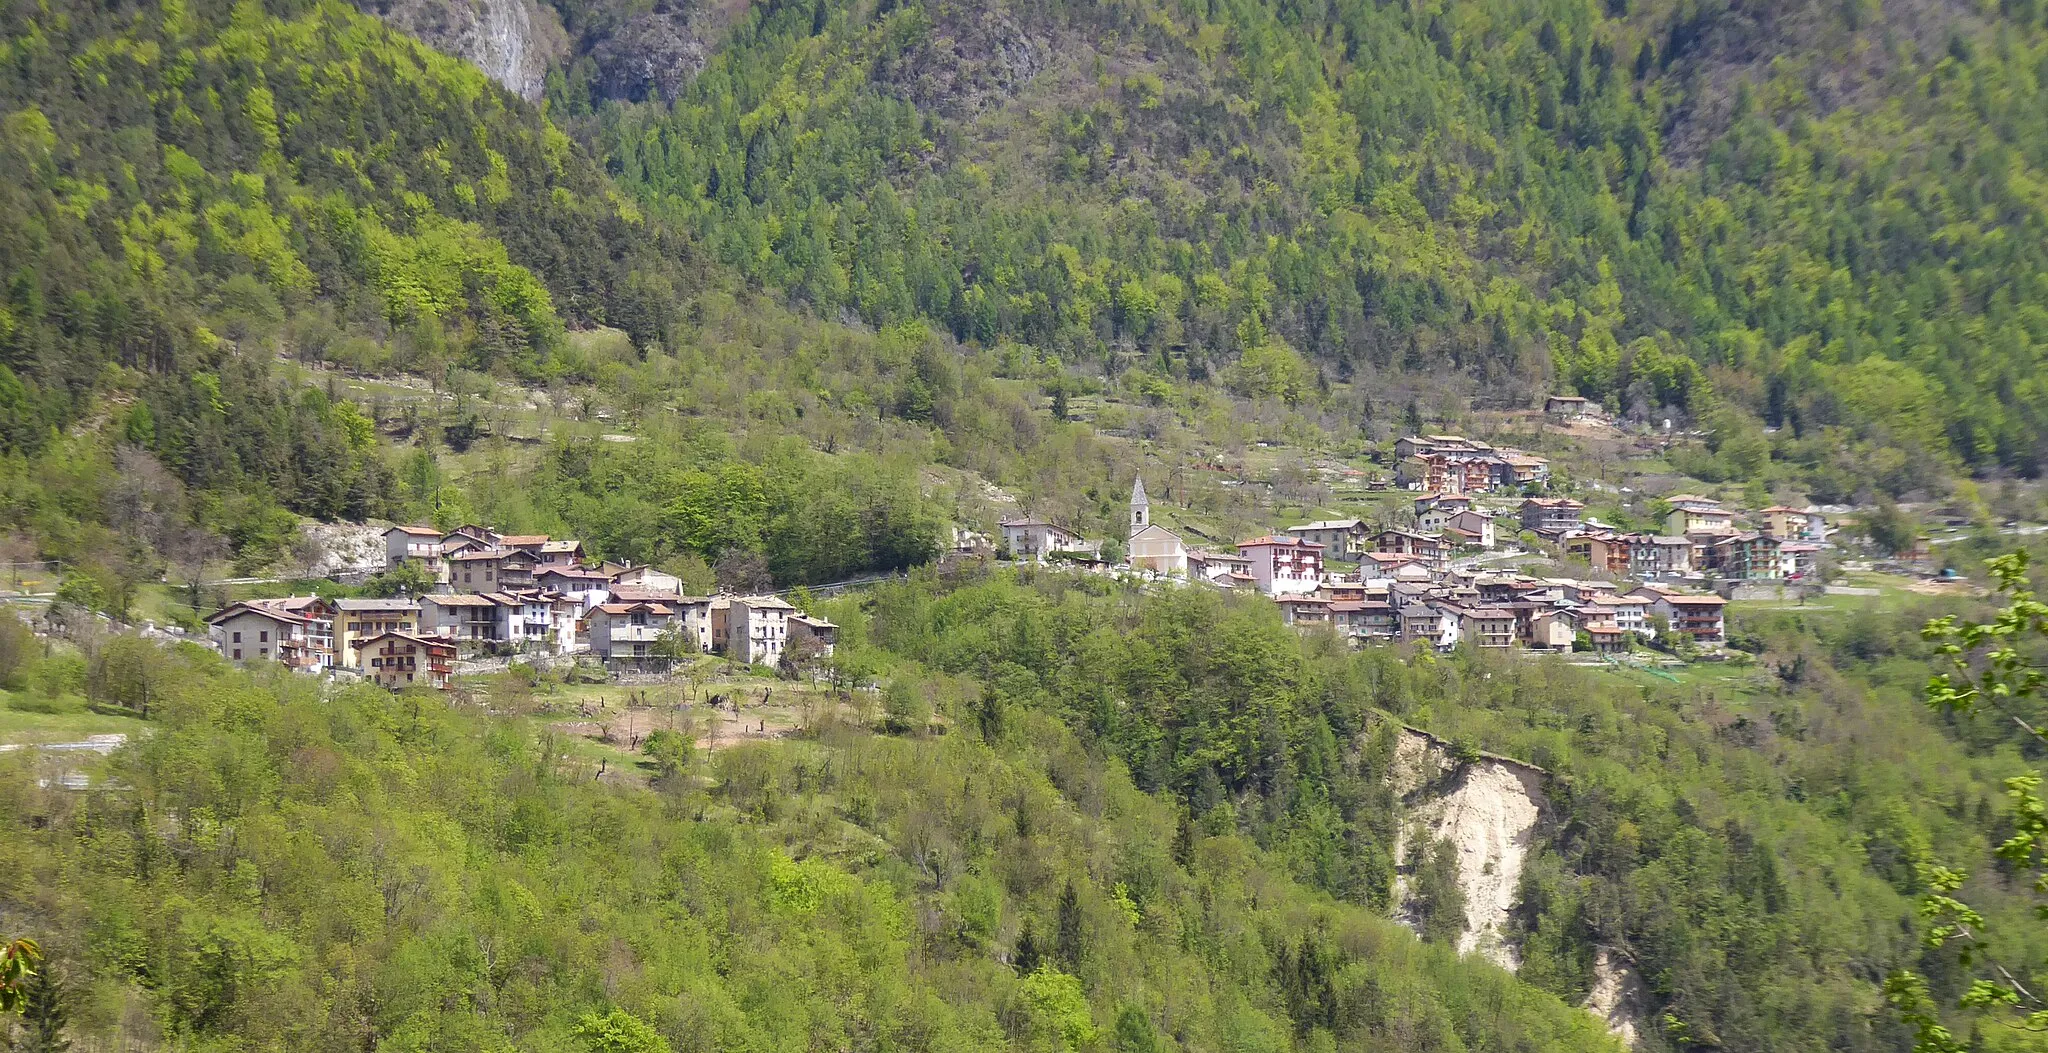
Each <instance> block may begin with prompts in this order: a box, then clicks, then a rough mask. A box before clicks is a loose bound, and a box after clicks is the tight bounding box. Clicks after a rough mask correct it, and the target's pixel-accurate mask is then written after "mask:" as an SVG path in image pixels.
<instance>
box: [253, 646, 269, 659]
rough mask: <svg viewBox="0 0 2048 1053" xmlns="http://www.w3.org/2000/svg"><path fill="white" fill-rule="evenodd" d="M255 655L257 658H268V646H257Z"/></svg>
mask: <svg viewBox="0 0 2048 1053" xmlns="http://www.w3.org/2000/svg"><path fill="white" fill-rule="evenodd" d="M256 657H258V658H268V657H270V648H268V647H258V648H257V649H256Z"/></svg>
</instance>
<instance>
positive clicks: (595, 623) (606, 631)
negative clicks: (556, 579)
mask: <svg viewBox="0 0 2048 1053" xmlns="http://www.w3.org/2000/svg"><path fill="white" fill-rule="evenodd" d="M675 619H676V611H675V608H673V607H670V606H669V605H668V604H665V603H655V602H651V601H647V600H636V601H625V602H618V603H600V604H598V605H597V606H595V607H592V608H591V609H590V614H589V615H588V616H587V617H586V618H585V622H586V624H587V625H588V626H589V630H588V636H589V637H590V650H591V653H593V654H595V655H597V656H598V657H599V658H601V659H603V660H604V661H606V662H609V663H613V664H617V665H644V664H647V663H649V662H651V661H654V660H656V659H659V658H660V657H661V651H662V645H663V644H664V643H665V642H666V640H665V639H664V635H665V634H667V633H670V632H680V631H681V629H680V628H679V627H676V625H675Z"/></svg>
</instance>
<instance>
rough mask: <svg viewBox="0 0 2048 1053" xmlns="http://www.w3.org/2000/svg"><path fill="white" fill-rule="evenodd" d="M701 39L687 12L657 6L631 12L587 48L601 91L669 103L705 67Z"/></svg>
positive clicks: (611, 95)
mask: <svg viewBox="0 0 2048 1053" xmlns="http://www.w3.org/2000/svg"><path fill="white" fill-rule="evenodd" d="M708 50H709V45H707V44H706V43H705V38H704V36H703V35H702V34H700V33H699V32H698V30H697V27H696V26H695V24H694V23H693V21H692V19H691V18H689V17H688V16H686V15H682V14H676V13H672V12H670V11H668V10H667V9H666V8H665V7H659V6H658V7H657V8H656V9H655V10H654V11H651V12H646V13H643V14H638V15H634V16H633V17H631V18H629V19H627V20H626V21H625V23H624V24H623V25H621V26H619V28H618V29H617V30H615V31H614V32H613V33H612V34H611V36H609V37H607V38H605V39H604V40H603V41H602V42H601V43H599V44H598V45H597V46H596V47H594V48H592V49H591V52H590V58H591V61H593V62H595V63H597V69H598V86H599V89H600V90H601V91H603V92H604V94H605V96H606V97H608V98H614V99H631V100H633V101H635V102H639V101H642V100H645V99H652V98H659V99H661V100H663V101H665V102H674V101H675V99H676V96H678V95H680V94H682V90H683V86H684V85H686V84H688V83H689V82H690V78H692V77H695V76H696V75H697V74H698V72H699V71H701V70H702V69H703V68H704V56H705V54H706V52H707V51H708Z"/></svg>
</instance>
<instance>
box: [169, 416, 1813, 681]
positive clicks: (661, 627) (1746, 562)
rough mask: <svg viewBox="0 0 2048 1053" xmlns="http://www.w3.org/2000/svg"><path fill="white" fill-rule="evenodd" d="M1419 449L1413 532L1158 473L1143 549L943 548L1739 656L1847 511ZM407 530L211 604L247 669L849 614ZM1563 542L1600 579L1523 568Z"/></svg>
mask: <svg viewBox="0 0 2048 1053" xmlns="http://www.w3.org/2000/svg"><path fill="white" fill-rule="evenodd" d="M1396 452H1397V456H1398V466H1397V470H1396V475H1395V483H1396V485H1398V486H1401V487H1405V488H1406V489H1408V490H1410V491H1412V492H1414V494H1415V496H1414V498H1413V512H1412V515H1410V516H1407V517H1405V518H1404V519H1403V521H1401V522H1399V523H1397V524H1387V525H1381V526H1378V527H1375V526H1373V525H1370V524H1368V523H1367V522H1366V521H1364V520H1362V519H1357V518H1349V519H1328V520H1318V521H1314V522H1307V523H1298V524H1293V525H1288V526H1284V527H1281V528H1279V529H1277V530H1275V531H1274V532H1272V533H1269V534H1264V535H1261V536H1256V537H1251V538H1247V539H1245V540H1243V541H1239V542H1238V543H1236V544H1235V545H1234V546H1228V547H1203V546H1199V545H1194V544H1190V543H1189V542H1188V541H1187V540H1186V539H1184V538H1183V536H1182V535H1181V534H1179V533H1176V532H1175V531H1174V530H1172V529H1169V528H1168V527H1166V526H1164V525H1162V524H1160V523H1158V522H1155V521H1154V520H1153V510H1152V502H1151V499H1150V497H1149V496H1148V494H1147V493H1146V490H1145V483H1144V479H1143V478H1142V476H1140V477H1137V478H1135V479H1134V480H1133V482H1132V486H1131V493H1130V498H1129V523H1128V527H1129V529H1128V532H1127V534H1126V537H1125V538H1124V540H1123V544H1122V545H1121V546H1120V547H1118V546H1111V545H1105V543H1104V542H1103V541H1101V540H1099V539H1094V540H1091V539H1089V538H1085V537H1083V536H1082V535H1081V534H1080V533H1079V532H1078V531H1075V530H1072V529H1069V528H1068V527H1066V526H1063V525H1061V524H1060V523H1056V522H1053V521H1051V520H1049V519H1045V518H1038V517H1033V516H1028V515H1027V516H1018V517H1013V518H1007V519H1003V520H1001V521H1000V525H999V529H1000V536H999V537H997V538H993V539H992V538H989V537H987V536H984V535H982V534H979V533H976V532H973V531H970V530H963V529H956V530H955V538H956V540H955V543H954V545H953V551H951V552H948V553H945V554H943V555H944V557H945V558H947V559H953V560H957V559H959V558H977V557H979V558H983V559H987V558H994V559H995V560H997V561H1001V562H1008V563H1015V564H1034V565H1041V566H1045V567H1057V568H1063V569H1067V570H1071V571H1074V572H1077V573H1095V574H1109V575H1122V576H1126V577H1129V578H1131V579H1134V580H1137V581H1140V582H1144V583H1146V584H1148V585H1153V586H1165V585H1167V584H1169V583H1178V584H1182V585H1186V586H1190V587H1207V588H1221V589H1229V590H1241V591H1245V592H1248V593H1254V594H1257V595H1259V596H1263V597H1265V598H1267V599H1269V600H1270V601H1272V602H1273V603H1274V604H1275V605H1276V606H1277V607H1278V608H1279V611H1280V616H1281V618H1282V620H1283V621H1284V622H1286V623H1287V624H1289V625H1294V626H1299V627H1303V628H1309V627H1316V626H1327V627H1329V629H1330V630H1331V631H1334V632H1335V633H1337V634H1338V635H1340V636H1342V637H1343V638H1345V639H1346V640H1348V641H1350V642H1351V643H1353V644H1354V645H1367V644H1379V643H1399V642H1410V643H1416V644H1419V645H1423V646H1429V647H1433V648H1436V649H1440V650H1450V649H1453V648H1456V647H1458V646H1460V645H1461V644H1462V645H1468V646H1472V647H1481V648H1522V649H1526V650H1530V651H1537V652H1591V653H1592V654H1594V655H1598V656H1614V655H1620V654H1625V653H1627V652H1629V651H1631V650H1634V649H1638V648H1641V647H1645V646H1651V647H1656V648H1658V649H1660V650H1664V651H1667V652H1674V653H1675V652H1677V651H1678V650H1679V649H1681V648H1682V649H1684V650H1685V651H1686V652H1687V653H1691V654H1706V655H1712V654H1715V653H1717V652H1718V651H1719V650H1720V648H1721V647H1722V646H1723V645H1724V644H1725V643H1726V640H1727V634H1726V628H1725V624H1724V619H1723V608H1724V607H1725V606H1726V604H1727V603H1728V602H1729V600H1730V599H1731V598H1764V597H1771V596H1777V595H1780V594H1782V592H1783V591H1784V590H1785V589H1787V588H1790V589H1793V590H1795V591H1796V590H1798V589H1800V588H1802V587H1803V586H1804V585H1805V584H1806V583H1808V582H1809V581H1811V580H1815V579H1816V572H1817V563H1818V558H1819V555H1820V553H1821V551H1822V550H1823V548H1824V547H1826V546H1827V536H1828V527H1827V523H1826V520H1825V518H1824V517H1823V516H1822V515H1821V513H1820V512H1818V511H1817V510H1813V509H1797V508H1791V507H1785V506H1772V507H1768V508H1761V509H1755V510H1748V511H1738V510H1735V509H1730V508H1726V507H1724V506H1723V505H1722V504H1721V503H1720V502H1719V501H1716V500H1713V499H1710V498H1706V497H1700V496H1697V495H1692V494H1680V495H1676V496H1673V497H1670V498H1668V499H1667V503H1668V504H1669V506H1670V508H1671V511H1670V514H1669V516H1668V518H1667V519H1666V521H1665V523H1664V524H1663V532H1662V533H1646V532H1625V531H1619V530H1615V529H1610V528H1609V527H1606V526H1604V525H1602V524H1600V523H1598V522H1596V521H1591V520H1588V519H1586V518H1585V517H1584V510H1585V506H1584V505H1583V504H1582V503H1581V502H1579V501H1577V500H1573V499H1571V498H1569V497H1563V496H1550V495H1549V491H1550V466H1549V463H1548V461H1546V460H1545V459H1544V458H1542V457H1538V456H1534V455H1532V454H1528V453H1524V452H1522V451H1519V450H1515V449H1510V448H1497V447H1494V446H1490V445H1488V444H1487V443H1485V442H1481V441H1478V440H1474V439H1467V438H1464V437H1462V436H1457V435H1423V436H1409V437H1406V438H1403V439H1401V440H1400V441H1399V443H1398V444H1397V446H1396ZM383 540H384V565H385V568H386V570H387V571H390V570H396V569H398V568H401V567H408V568H411V569H412V570H413V571H415V572H416V573H417V574H418V575H419V577H418V578H417V580H420V581H422V582H428V583H430V584H428V585H426V587H425V588H424V589H423V590H422V591H420V592H419V593H418V594H416V595H407V594H403V593H401V594H399V595H396V596H392V597H388V598H369V597H348V598H339V599H333V600H327V599H322V598H321V597H318V596H285V597H278V598H252V599H245V600H241V601H238V602H235V603H231V604H229V605H228V606H226V607H223V608H222V609H220V610H219V611H217V612H216V613H214V614H213V615H212V616H211V617H209V618H208V619H207V620H206V623H207V627H208V638H209V641H210V643H211V644H212V646H213V647H214V648H215V649H217V650H218V651H219V652H220V653H221V654H222V655H223V656H225V657H226V658H228V659H230V660H231V661H234V662H237V663H246V662H252V661H275V662H280V663H282V664H284V665H286V666H288V667H290V668H293V669H297V670H301V671H304V672H308V673H314V674H327V673H333V672H339V673H343V674H348V675H356V676H361V677H364V678H367V679H369V680H372V681H374V682H376V683H378V684H381V685H383V686H386V687H389V688H392V689H394V690H397V689H403V688H406V687H411V686H425V687H431V688H436V689H446V688H448V687H449V686H450V684H451V681H452V678H453V677H454V675H455V673H456V671H457V667H458V663H460V662H463V661H465V660H471V659H476V658H480V657H493V656H507V655H527V656H554V657H562V658H578V659H587V660H591V661H594V662H596V663H599V664H601V665H603V666H604V667H605V668H606V669H607V670H609V671H612V672H644V673H658V672H661V671H663V670H665V669H667V668H668V667H669V666H670V665H671V664H672V663H673V662H674V661H675V660H676V659H678V658H680V657H683V656H686V655H691V654H715V655H720V656H724V657H725V658H727V659H728V660H730V661H733V662H736V663H739V664H742V665H750V666H764V667H769V668H774V669H777V670H780V671H782V672H784V673H790V674H795V673H798V672H799V671H802V670H805V669H809V668H813V667H814V666H815V664H816V663H817V662H819V661H820V660H822V659H825V658H829V657H830V656H831V654H832V652H833V648H834V645H835V643H836V639H837V628H836V626H834V625H833V624H832V623H831V622H830V621H827V620H825V619H823V618H819V617H815V616H813V615H810V614H807V613H805V612H804V611H802V610H800V609H798V608H797V607H796V606H794V605H792V604H791V603H790V602H789V601H788V600H787V599H784V598H782V597H780V596H776V595H768V594H757V595H732V594H718V595H686V594H685V593H684V591H683V586H682V582H681V580H680V579H679V578H678V577H677V576H676V575H674V574H670V573H666V572H664V571H662V570H659V569H656V568H654V567H650V566H633V565H630V564H622V563H614V562H609V561H605V560H601V559H591V558H588V557H587V556H586V554H585V552H584V549H583V545H582V544H581V543H580V542H579V541H576V540H573V539H558V538H553V537H549V536H547V535H540V534H533V535H515V534H504V533H500V532H498V531H495V530H492V529H490V528H488V527H483V526H477V525H464V526H459V527H456V528H454V529H452V530H445V531H444V530H440V529H437V528H434V527H429V526H420V525H399V526H393V527H391V528H390V529H388V530H386V531H385V532H384V535H383ZM1110 552H1114V553H1117V554H1118V558H1114V559H1112V558H1110V556H1108V555H1106V553H1110ZM1546 554H1548V555H1551V556H1555V557H1561V558H1563V559H1565V560H1568V561H1571V563H1572V564H1573V565H1583V567H1584V568H1586V570H1585V573H1583V574H1582V576H1580V577H1566V576H1554V575H1541V576H1539V575H1535V574H1530V573H1517V572H1511V571H1509V570H1506V569H1501V568H1502V567H1503V566H1504V565H1512V564H1513V562H1514V561H1515V560H1516V559H1517V558H1518V557H1524V556H1528V557H1541V556H1544V555H1546Z"/></svg>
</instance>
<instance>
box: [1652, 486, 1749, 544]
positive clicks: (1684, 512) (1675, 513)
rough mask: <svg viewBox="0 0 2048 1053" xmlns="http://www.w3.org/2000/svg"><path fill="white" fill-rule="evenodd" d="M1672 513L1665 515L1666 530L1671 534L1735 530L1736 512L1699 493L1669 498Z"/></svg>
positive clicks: (1730, 531)
mask: <svg viewBox="0 0 2048 1053" xmlns="http://www.w3.org/2000/svg"><path fill="white" fill-rule="evenodd" d="M1668 501H1669V503H1670V505H1671V514H1670V515H1669V516H1667V517H1665V520H1664V532H1665V533H1666V534H1668V535H1671V536H1674V537H1675V536H1677V535H1679V534H1684V535H1686V536H1688V537H1690V536H1691V535H1694V534H1731V533H1734V532H1735V513H1733V512H1730V511H1729V510H1727V509H1725V508H1723V507H1721V502H1719V501H1716V500H1714V499H1713V498H1711V497H1701V496H1699V495H1697V494H1679V495H1677V496H1676V497H1672V498H1669V499H1668Z"/></svg>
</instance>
